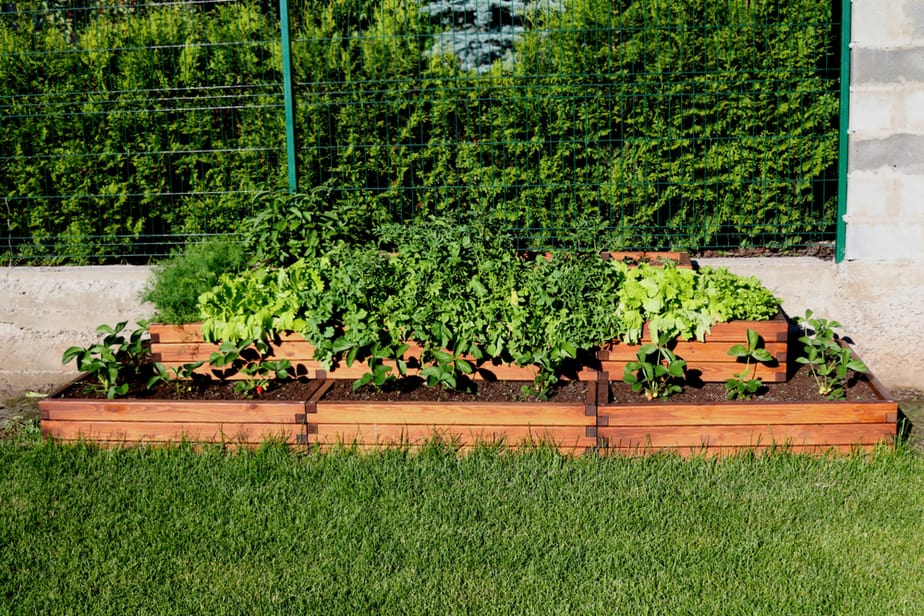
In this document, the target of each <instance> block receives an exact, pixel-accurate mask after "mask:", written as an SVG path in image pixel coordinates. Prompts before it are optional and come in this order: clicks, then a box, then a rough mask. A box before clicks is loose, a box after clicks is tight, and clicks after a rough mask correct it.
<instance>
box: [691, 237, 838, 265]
mask: <svg viewBox="0 0 924 616" xmlns="http://www.w3.org/2000/svg"><path fill="white" fill-rule="evenodd" d="M690 257H691V258H694V259H695V258H697V257H700V258H703V259H707V258H714V257H742V258H748V257H815V258H816V259H821V260H822V261H833V260H834V242H819V243H817V244H809V245H808V246H802V247H798V248H787V249H774V248H766V247H753V248H730V249H728V250H700V251H693V252H691V253H690Z"/></svg>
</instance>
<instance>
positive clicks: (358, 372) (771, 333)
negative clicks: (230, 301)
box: [150, 315, 789, 383]
mask: <svg viewBox="0 0 924 616" xmlns="http://www.w3.org/2000/svg"><path fill="white" fill-rule="evenodd" d="M150 329H151V353H152V354H153V357H154V360H155V361H159V362H161V363H163V364H164V365H166V366H167V367H171V368H177V367H179V366H181V365H183V364H186V363H192V362H196V361H208V359H209V356H211V354H212V353H214V352H215V351H217V350H218V345H216V344H210V343H207V342H205V340H203V338H202V325H201V323H191V324H189V325H158V324H152V325H151V328H150ZM748 329H753V330H755V331H757V333H758V334H759V335H760V336H761V338H762V339H763V341H764V347H765V348H766V349H767V350H768V351H769V352H770V353H771V355H773V357H774V360H775V361H774V363H773V364H771V365H765V364H760V365H758V366H757V372H756V376H758V377H760V378H761V379H763V381H764V382H765V383H780V382H783V381H785V380H786V371H787V368H788V364H787V355H786V349H787V338H788V335H789V324H788V322H787V321H786V319H785V318H784V317H783V316H782V315H778V316H777V317H776V318H775V319H771V320H767V321H733V322H731V323H718V324H716V325H714V326H713V327H712V332H711V333H709V334H708V335H707V336H706V338H705V340H704V341H703V342H700V341H698V340H690V341H679V342H677V346H676V347H675V349H674V352H675V353H676V354H677V356H678V357H681V358H683V359H684V360H686V362H687V371H688V372H689V373H690V376H691V377H693V378H698V379H700V380H702V381H703V382H707V383H708V382H716V383H718V382H724V381H726V380H728V379H729V378H731V377H732V376H733V375H734V374H736V373H738V372H741V370H742V368H743V364H742V363H740V362H737V361H736V360H735V358H733V357H729V355H728V349H729V348H731V346H732V345H734V344H746V343H747V330H748ZM650 341H651V338H650V336H649V335H648V332H647V328H646V332H645V334H644V336H643V339H642V343H646V342H650ZM638 349H639V345H635V344H625V343H621V342H613V343H610V344H608V345H606V346H604V347H603V348H602V349H600V350H599V351H597V354H596V358H595V360H594V361H593V363H592V365H590V366H587V369H585V370H583V371H581V372H580V373H578V375H577V376H578V378H579V379H580V380H588V379H589V380H593V379H596V376H595V374H596V372H598V371H599V372H606V373H608V374H609V375H610V378H613V379H620V378H622V374H623V371H624V370H625V366H626V363H627V362H630V361H634V360H635V354H636V352H637V351H638ZM272 352H273V356H274V357H276V358H280V359H288V360H289V361H290V362H292V365H293V367H294V368H295V370H296V373H297V374H299V375H301V376H304V377H306V378H318V377H319V376H322V375H323V376H325V377H326V378H329V379H349V380H355V379H358V378H359V377H360V376H362V375H363V373H365V372H366V370H367V368H366V366H365V364H362V363H359V362H357V363H354V364H353V365H352V366H346V365H337V366H333V367H332V368H331V369H330V370H328V371H323V368H322V366H321V364H320V363H319V362H317V361H316V360H315V359H313V358H314V352H315V349H314V346H312V345H311V344H310V343H308V342H306V341H305V339H304V338H303V337H302V336H300V335H299V334H294V333H285V334H282V335H280V339H279V342H278V343H276V344H273V345H272ZM420 353H421V350H420V348H419V347H416V346H412V347H411V348H410V349H408V352H407V353H405V356H404V357H405V359H406V360H407V361H408V362H409V368H408V375H409V376H415V375H416V374H417V373H418V372H419V368H420V367H419V364H417V363H415V358H419V357H420ZM469 360H470V361H472V363H473V364H475V365H476V366H477V367H478V370H477V372H476V373H475V375H474V376H475V378H476V379H488V380H495V379H496V380H509V381H513V380H521V381H529V380H532V379H533V378H534V377H535V376H536V368H535V367H532V366H525V367H521V366H516V365H511V364H494V363H491V362H490V361H482V362H478V361H476V360H475V359H474V358H469ZM385 363H386V365H388V362H385ZM197 372H199V373H201V374H206V375H211V370H210V368H209V367H208V365H203V366H201V367H200V368H199V369H198V370H197ZM229 378H241V376H240V375H231V376H230V377H229Z"/></svg>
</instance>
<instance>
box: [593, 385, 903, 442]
mask: <svg viewBox="0 0 924 616" xmlns="http://www.w3.org/2000/svg"><path fill="white" fill-rule="evenodd" d="M869 387H870V389H871V393H872V396H873V397H874V398H875V400H870V401H864V402H856V401H818V402H787V403H782V402H764V401H761V400H760V398H756V399H754V400H751V401H732V402H719V403H715V404H710V405H702V404H696V405H692V404H686V405H685V404H671V403H670V401H669V400H667V401H665V402H661V403H657V404H602V405H600V406H599V407H598V409H597V412H598V417H597V421H598V424H597V425H598V427H597V434H598V436H599V446H600V448H601V450H603V451H610V452H614V453H628V454H637V453H656V452H659V451H672V452H679V453H681V454H688V455H689V454H692V455H697V454H703V453H706V454H718V455H721V454H730V453H736V452H739V451H742V450H748V451H761V450H767V449H784V448H785V449H788V450H791V451H797V452H811V453H823V452H827V451H832V450H833V451H839V452H849V451H853V450H861V451H870V450H872V449H873V448H874V447H876V446H877V445H880V444H883V443H884V444H888V445H892V444H893V443H894V439H895V437H896V435H897V428H898V403H897V402H895V401H894V400H891V399H890V398H889V395H888V394H887V393H886V392H885V390H884V389H883V388H882V386H881V385H880V384H879V383H878V382H877V381H875V379H874V380H873V381H872V382H871V383H869Z"/></svg>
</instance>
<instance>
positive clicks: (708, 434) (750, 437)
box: [597, 423, 896, 448]
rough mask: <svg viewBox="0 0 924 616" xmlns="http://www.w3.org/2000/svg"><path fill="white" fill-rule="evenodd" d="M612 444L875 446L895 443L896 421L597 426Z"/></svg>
mask: <svg viewBox="0 0 924 616" xmlns="http://www.w3.org/2000/svg"><path fill="white" fill-rule="evenodd" d="M597 431H598V434H599V436H600V438H602V439H605V441H604V442H606V443H607V444H608V446H610V447H630V448H631V447H656V448H659V447H700V446H712V447H729V446H732V447H754V446H759V445H772V444H774V443H776V444H786V443H791V444H793V445H829V444H830V445H854V444H857V445H871V444H876V443H880V442H891V441H892V439H893V438H894V436H895V433H896V426H895V424H894V423H889V424H886V423H872V424H800V425H785V424H778V425H769V426H768V425H764V426H758V425H741V426H728V425H723V426H709V425H705V426H704V425H700V426H642V427H632V426H616V427H601V428H598V429H597Z"/></svg>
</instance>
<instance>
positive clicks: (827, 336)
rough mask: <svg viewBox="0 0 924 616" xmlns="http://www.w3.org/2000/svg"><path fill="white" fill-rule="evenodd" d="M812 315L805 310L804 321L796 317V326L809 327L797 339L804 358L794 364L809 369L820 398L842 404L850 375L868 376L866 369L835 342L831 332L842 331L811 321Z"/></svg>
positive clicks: (828, 323) (823, 321) (831, 324)
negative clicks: (855, 373) (797, 324)
mask: <svg viewBox="0 0 924 616" xmlns="http://www.w3.org/2000/svg"><path fill="white" fill-rule="evenodd" d="M812 314H813V313H812V311H811V310H806V311H805V317H796V322H797V323H800V324H806V325H808V328H807V329H805V335H804V336H802V337H801V338H799V342H801V343H802V344H803V345H804V349H805V356H804V357H797V358H796V361H797V362H799V363H800V364H805V365H807V366H808V367H809V371H810V372H811V374H812V377H813V378H814V379H815V384H816V385H818V393H819V394H821V395H823V396H825V397H826V398H828V399H830V400H843V399H844V398H846V397H847V392H846V389H845V385H846V383H847V377H848V375H849V373H850V371H853V372H868V371H869V369H868V368H867V367H866V364H864V363H863V362H862V361H860V360H859V359H857V358H856V357H854V356H853V354H852V353H851V352H850V349H849V348H847V347H845V346H842V345H841V344H840V343H839V342H838V340H839V337H838V335H837V333H835V331H834V330H835V328H838V327H841V324H840V323H838V322H837V321H829V320H827V319H821V318H812Z"/></svg>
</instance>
